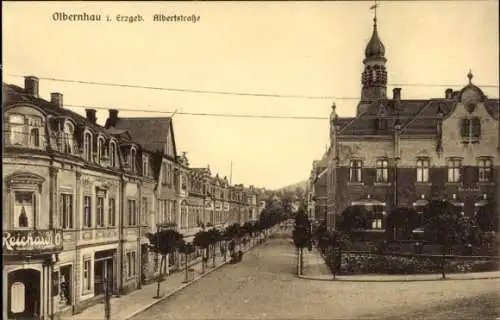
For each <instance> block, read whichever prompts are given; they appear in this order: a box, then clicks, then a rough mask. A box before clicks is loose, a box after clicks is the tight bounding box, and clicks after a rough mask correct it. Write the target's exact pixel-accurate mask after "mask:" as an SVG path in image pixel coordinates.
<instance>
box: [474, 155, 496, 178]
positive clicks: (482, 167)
mask: <svg viewBox="0 0 500 320" xmlns="http://www.w3.org/2000/svg"><path fill="white" fill-rule="evenodd" d="M477 166H478V170H479V172H478V173H479V174H478V178H479V182H491V181H492V180H493V175H492V171H493V170H492V167H493V163H492V161H491V159H479V160H478V165H477Z"/></svg>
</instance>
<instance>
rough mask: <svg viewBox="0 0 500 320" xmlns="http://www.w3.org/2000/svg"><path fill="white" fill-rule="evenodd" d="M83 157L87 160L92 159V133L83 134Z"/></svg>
mask: <svg viewBox="0 0 500 320" xmlns="http://www.w3.org/2000/svg"><path fill="white" fill-rule="evenodd" d="M83 157H84V159H85V160H87V161H90V160H91V159H92V135H91V134H90V133H89V132H85V134H84V135H83Z"/></svg>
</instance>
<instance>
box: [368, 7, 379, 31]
mask: <svg viewBox="0 0 500 320" xmlns="http://www.w3.org/2000/svg"><path fill="white" fill-rule="evenodd" d="M374 3H375V4H374V5H372V6H371V7H370V9H371V10H373V27H374V28H377V7H378V4H377V0H375V1H374Z"/></svg>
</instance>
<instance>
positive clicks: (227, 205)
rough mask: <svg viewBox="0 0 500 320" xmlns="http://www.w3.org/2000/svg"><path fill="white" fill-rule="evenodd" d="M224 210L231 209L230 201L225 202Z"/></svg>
mask: <svg viewBox="0 0 500 320" xmlns="http://www.w3.org/2000/svg"><path fill="white" fill-rule="evenodd" d="M224 211H229V203H227V202H226V203H224Z"/></svg>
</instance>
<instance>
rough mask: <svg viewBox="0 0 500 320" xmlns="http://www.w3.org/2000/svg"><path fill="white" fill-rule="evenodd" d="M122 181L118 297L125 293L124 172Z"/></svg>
mask: <svg viewBox="0 0 500 320" xmlns="http://www.w3.org/2000/svg"><path fill="white" fill-rule="evenodd" d="M120 183H121V192H120V214H119V217H118V218H119V219H118V220H119V221H118V226H119V228H120V230H119V232H118V241H119V242H118V243H119V247H118V252H119V255H120V258H119V259H118V261H119V263H118V272H119V273H120V284H119V286H118V292H117V295H118V297H119V296H120V295H121V294H122V293H123V242H124V240H123V231H124V230H123V229H124V223H123V215H124V207H125V189H126V188H125V187H126V182H125V174H124V173H122V174H121V176H120Z"/></svg>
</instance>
